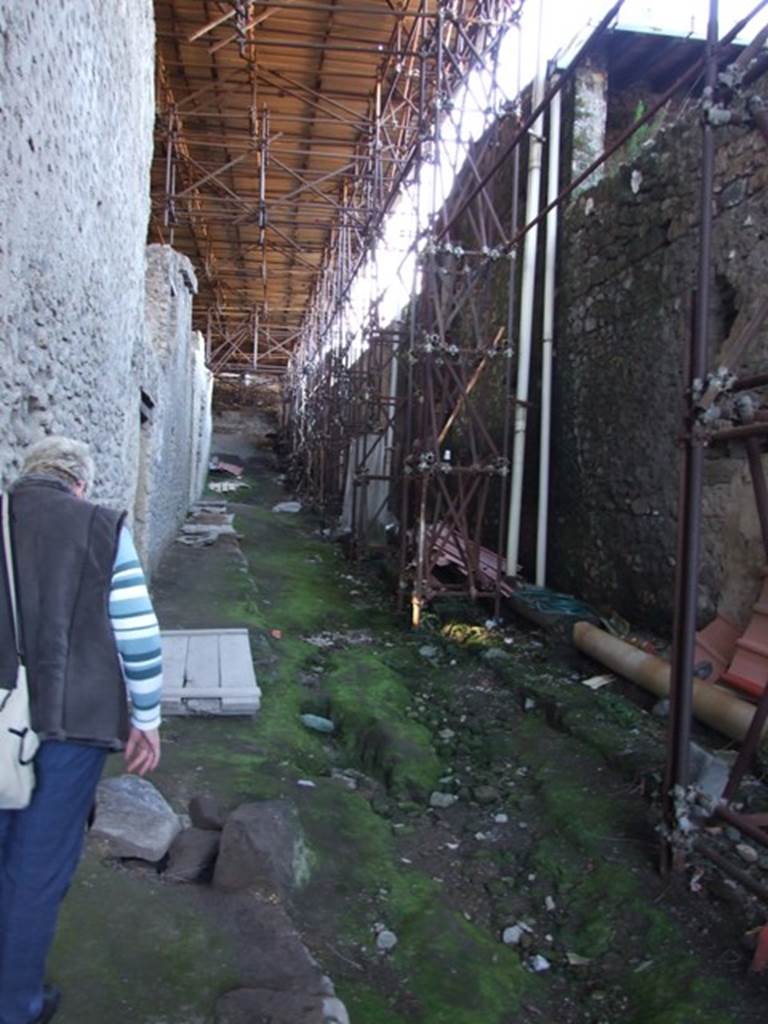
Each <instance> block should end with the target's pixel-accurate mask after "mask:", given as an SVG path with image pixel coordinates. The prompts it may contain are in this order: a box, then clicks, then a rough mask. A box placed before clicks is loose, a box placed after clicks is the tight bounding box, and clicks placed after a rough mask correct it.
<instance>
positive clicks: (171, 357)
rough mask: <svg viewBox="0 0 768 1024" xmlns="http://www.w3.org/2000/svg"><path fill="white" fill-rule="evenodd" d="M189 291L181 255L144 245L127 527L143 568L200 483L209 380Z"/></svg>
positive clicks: (151, 563)
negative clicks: (140, 411)
mask: <svg viewBox="0 0 768 1024" xmlns="http://www.w3.org/2000/svg"><path fill="white" fill-rule="evenodd" d="M196 292H197V279H196V277H195V273H194V270H193V269H192V264H191V263H190V261H189V260H188V259H187V257H186V256H182V255H181V253H178V252H176V251H175V250H173V249H171V248H170V247H169V246H166V245H150V246H149V247H148V248H147V278H146V297H147V304H146V328H147V334H146V347H145V349H144V351H143V353H142V357H141V358H140V359H138V360H137V361H136V366H135V372H136V375H137V379H138V380H139V382H140V385H141V388H142V389H143V391H144V392H145V393H146V394H147V395H148V396H149V398H150V399H151V400H152V402H153V405H154V407H153V410H152V418H151V422H149V423H147V424H145V425H144V427H142V443H141V449H140V452H139V459H138V478H139V480H138V487H137V491H136V503H135V506H134V532H135V534H136V540H137V546H138V548H139V551H140V553H141V555H142V557H143V560H144V563H145V565H146V567H147V569H148V570H149V572H150V573H151V572H152V571H153V570H154V569H155V568H156V567H157V564H158V562H159V560H160V557H161V555H162V553H163V551H164V549H165V548H166V547H167V545H168V544H169V543H170V542H171V541H172V540H173V538H174V536H175V535H176V532H177V530H178V528H179V526H180V524H181V523H182V522H183V520H184V517H185V515H186V513H187V510H188V508H189V505H190V503H191V502H192V501H194V500H195V498H197V497H198V496H199V494H200V492H201V490H202V488H203V486H204V484H205V470H206V469H207V463H208V453H209V451H210V436H211V427H210V423H211V391H212V384H211V374H210V372H209V371H208V370H207V369H206V367H205V356H204V348H203V341H202V338H201V336H200V335H199V333H193V332H192V300H193V297H194V295H195V293H196Z"/></svg>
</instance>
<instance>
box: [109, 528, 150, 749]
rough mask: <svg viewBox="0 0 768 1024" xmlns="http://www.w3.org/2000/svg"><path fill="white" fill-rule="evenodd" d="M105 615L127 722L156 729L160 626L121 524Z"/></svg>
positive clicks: (130, 543)
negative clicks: (128, 706) (119, 666)
mask: <svg viewBox="0 0 768 1024" xmlns="http://www.w3.org/2000/svg"><path fill="white" fill-rule="evenodd" d="M109 618H110V621H111V623H112V629H113V631H114V634H115V641H116V643H117V650H118V653H119V655H120V661H121V663H122V666H123V674H124V676H125V682H126V686H127V687H128V695H129V696H130V699H131V723H132V724H133V725H134V726H135V727H136V728H137V729H141V730H142V731H147V730H148V729H157V728H158V726H159V725H160V698H161V696H162V687H163V658H162V647H161V644H160V628H159V626H158V623H157V617H156V616H155V612H154V609H153V608H152V601H151V599H150V597H149V592H148V590H147V583H146V580H145V579H144V572H143V570H142V568H141V563H140V562H139V556H138V555H137V553H136V548H135V546H134V543H133V538H132V537H131V535H130V533H129V531H128V529H127V528H126V527H125V526H123V527H122V529H121V531H120V537H119V539H118V544H117V555H116V556H115V565H114V568H113V570H112V585H111V588H110V592H109Z"/></svg>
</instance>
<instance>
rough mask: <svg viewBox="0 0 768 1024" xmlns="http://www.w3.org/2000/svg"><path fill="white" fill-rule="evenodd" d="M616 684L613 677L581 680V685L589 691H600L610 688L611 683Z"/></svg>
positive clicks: (593, 677) (604, 676) (603, 676)
mask: <svg viewBox="0 0 768 1024" xmlns="http://www.w3.org/2000/svg"><path fill="white" fill-rule="evenodd" d="M615 682H616V676H614V675H601V676H590V677H589V679H582V680H581V685H582V686H586V687H588V688H589V689H590V690H601V689H602V688H603V687H604V686H610V684H611V683H615Z"/></svg>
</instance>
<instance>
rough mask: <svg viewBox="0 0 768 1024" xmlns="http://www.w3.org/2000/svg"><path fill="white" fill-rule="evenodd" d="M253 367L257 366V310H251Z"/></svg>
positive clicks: (255, 368)
mask: <svg viewBox="0 0 768 1024" xmlns="http://www.w3.org/2000/svg"><path fill="white" fill-rule="evenodd" d="M253 368H254V370H258V368H259V311H258V309H254V311H253Z"/></svg>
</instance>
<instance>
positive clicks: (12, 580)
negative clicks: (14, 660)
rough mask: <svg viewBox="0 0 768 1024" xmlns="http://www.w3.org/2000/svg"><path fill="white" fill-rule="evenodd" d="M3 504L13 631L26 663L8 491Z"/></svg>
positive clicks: (18, 648) (19, 653) (19, 651)
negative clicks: (20, 626)
mask: <svg viewBox="0 0 768 1024" xmlns="http://www.w3.org/2000/svg"><path fill="white" fill-rule="evenodd" d="M2 505H3V553H4V555H5V571H6V576H7V579H8V596H9V598H10V602H11V616H12V618H13V633H14V636H15V638H16V654H17V656H18V659H19V662H20V663H21V664H23V663H24V654H23V649H22V644H21V629H20V628H19V607H18V600H17V591H16V572H15V569H14V565H13V547H12V546H11V498H10V495H9V494H8V493H3V495H2Z"/></svg>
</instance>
